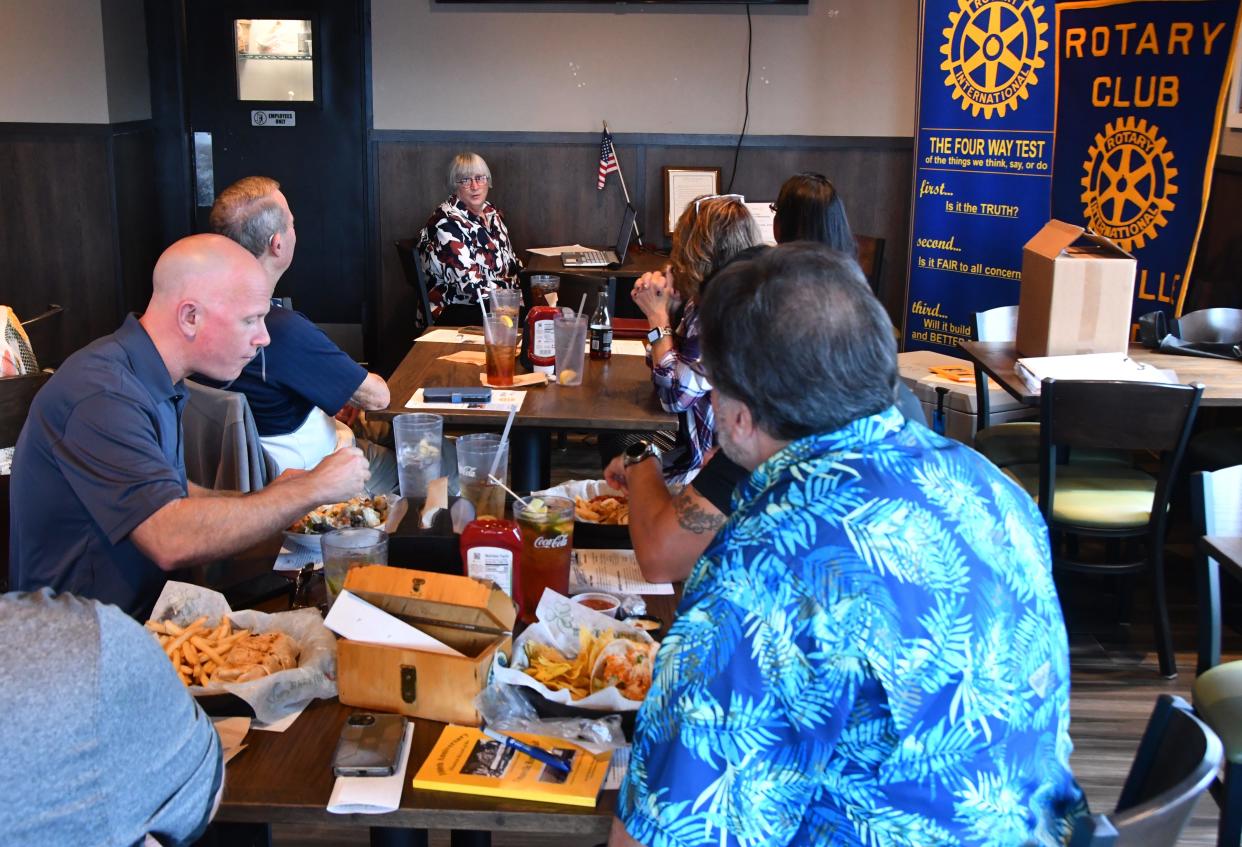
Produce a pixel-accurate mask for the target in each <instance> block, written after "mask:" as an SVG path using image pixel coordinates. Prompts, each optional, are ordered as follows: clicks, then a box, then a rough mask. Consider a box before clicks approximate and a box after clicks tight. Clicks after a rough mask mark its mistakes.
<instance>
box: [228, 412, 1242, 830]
mask: <svg viewBox="0 0 1242 847" xmlns="http://www.w3.org/2000/svg"><path fill="white" fill-rule="evenodd" d="M553 467H554V470H553V476H554V482H560V481H562V480H565V479H584V478H591V477H598V476H599V472H598V469H597V468H598V461H597V458H596V453H595V448H594V443H593V441H587V440H585V439H582V438H578V437H575V436H571V437H570V439H569V445H568V449H566V450H562V451H554V453H553ZM1171 538H1172V540H1171V543H1170V545H1169V553H1168V570H1169V573H1170V579H1169V583H1170V595H1171V615H1172V620H1173V627H1174V642H1175V645H1176V647H1177V650H1178V667H1179V670H1180V674H1179V675H1178V677H1177V678H1176V679H1173V680H1165V679H1162V678H1161V677H1160V675H1159V674H1158V673H1157V671H1156V658H1155V654H1154V652H1152V650H1151V646H1150V645H1151V640H1152V638H1151V635H1150V633H1151V625H1150V614H1149V607H1148V605H1147V603H1146V602H1145V600H1146V597H1147V587H1146V584H1143V585H1140V586H1139V587H1138V588H1137V589H1136V591H1135V609H1134V614H1133V624H1132V627H1131V628H1130V631H1129V632H1128V633H1127V632H1125V631H1122V630H1119V628H1118V627H1117V626H1116V624H1115V623H1114V621H1115V617H1114V615H1113V606H1112V605H1111V603H1110V602H1109V600H1108V598H1106V597H1104V598H1100V597H1099V596H1098V595H1100V594H1101V593H1102V591H1103V590H1105V589H1107V588H1108V587H1109V586H1107V584H1099V583H1096V582H1092V581H1090V580H1087V581H1078V582H1072V583H1067V584H1063V585H1062V586H1061V597H1062V602H1063V603H1064V604H1065V605H1066V607H1067V608H1066V617H1067V621H1068V624H1069V628H1070V632H1071V635H1070V652H1071V663H1072V670H1073V679H1072V689H1071V694H1070V704H1071V705H1070V714H1071V720H1072V723H1071V727H1070V734H1071V736H1072V737H1073V741H1074V753H1073V757H1072V759H1071V764H1072V767H1073V769H1074V775H1075V777H1076V778H1077V779H1078V782H1079V784H1080V785H1081V786H1082V788H1083V790H1084V791H1085V792H1086V794H1087V797H1088V800H1089V801H1090V803H1091V808H1092V810H1093V811H1105V810H1110V809H1112V807H1113V805H1114V804H1115V803H1116V800H1117V796H1118V795H1119V794H1120V793H1121V785H1122V782H1123V781H1124V780H1125V776H1126V773H1127V772H1128V770H1129V768H1130V761H1131V759H1132V758H1133V756H1134V750H1135V748H1136V747H1137V745H1138V739H1139V737H1140V736H1141V735H1142V733H1143V728H1144V727H1145V726H1146V724H1147V717H1148V715H1149V714H1150V712H1151V707H1152V704H1153V703H1154V702H1155V699H1156V697H1157V696H1158V695H1159V694H1161V693H1166V692H1167V693H1172V694H1178V695H1181V696H1182V697H1185V698H1186V699H1187V700H1189V699H1190V685H1191V683H1192V682H1193V680H1194V667H1195V655H1194V652H1193V651H1194V648H1195V620H1194V617H1195V604H1194V599H1195V598H1194V582H1193V569H1192V568H1191V561H1190V553H1191V550H1192V547H1191V538H1190V530H1189V527H1188V526H1186V525H1185V523H1184V519H1183V520H1182V521H1181V522H1177V521H1176V520H1175V523H1174V527H1173V529H1172V531H1171ZM1229 596H1231V597H1232V598H1234V599H1236V598H1237V594H1236V593H1234V594H1232V595H1227V597H1229ZM1225 619H1226V620H1227V621H1231V622H1233V623H1234V625H1235V626H1236V625H1237V623H1238V622H1239V621H1240V620H1242V615H1239V613H1238V608H1237V606H1236V604H1235V605H1230V606H1229V607H1228V609H1227V610H1226V614H1225ZM1224 651H1225V653H1226V654H1227V655H1226V658H1227V659H1242V636H1240V635H1239V634H1238V633H1237V632H1236V631H1229V632H1227V633H1226V636H1225V644H1224ZM243 755H244V754H243ZM1216 821H1217V810H1216V806H1215V804H1214V803H1213V801H1212V800H1211V798H1210V797H1206V796H1205V797H1204V798H1203V800H1201V801H1200V803H1199V805H1198V807H1197V808H1196V810H1195V815H1194V817H1193V818H1192V820H1191V822H1190V825H1189V826H1188V827H1187V829H1186V831H1185V833H1184V834H1183V836H1182V839H1181V841H1179V845H1186V847H1190V846H1191V845H1194V847H1208V845H1214V844H1215V843H1216ZM273 843H274V844H277V845H282V847H283V846H284V845H289V846H290V847H291V845H313V847H364V845H368V844H369V841H368V836H367V833H366V831H365V830H357V829H354V828H351V827H314V828H311V827H273ZM431 843H432V845H434V847H447V845H448V843H449V842H448V835H447V833H442V832H435V833H432V837H431ZM492 843H493V845H495V847H593V846H594V844H595V843H596V842H595V841H594V840H592V839H581V838H578V839H574V838H551V837H547V836H534V835H530V834H524V833H496V834H494V835H493V837H492Z"/></svg>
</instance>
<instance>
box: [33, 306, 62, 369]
mask: <svg viewBox="0 0 1242 847" xmlns="http://www.w3.org/2000/svg"><path fill="white" fill-rule="evenodd" d="M64 317H65V309H64V307H63V306H57V305H56V304H55V303H53V304H51V305H49V306H48V307H47V310H46V311H44V312H41V313H40V314H37V315H35V316H34V317H33V318H30V319H29V320H25V321H22V329H23V330H25V332H26V337H27V338H29V339H30V349H32V350H34V354H35V358H36V359H37V360H38V361H39V367H41V368H57V367H60V363H61V362H63V361H64V357H63V356H61V355H60V338H61V335H62V333H61V327H62V326H63V325H64V323H65V321H64Z"/></svg>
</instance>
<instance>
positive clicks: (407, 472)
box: [392, 412, 444, 499]
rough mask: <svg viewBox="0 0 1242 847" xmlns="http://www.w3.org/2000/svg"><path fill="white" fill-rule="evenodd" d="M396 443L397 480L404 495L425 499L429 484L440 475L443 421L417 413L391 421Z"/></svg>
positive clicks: (439, 418)
mask: <svg viewBox="0 0 1242 847" xmlns="http://www.w3.org/2000/svg"><path fill="white" fill-rule="evenodd" d="M392 435H393V441H394V442H395V443H396V446H397V479H398V481H399V482H400V484H401V496H402V497H405V498H407V499H412V498H417V497H426V496H427V483H429V482H431V480H433V479H437V478H439V476H440V440H441V438H442V436H443V435H444V418H442V417H441V416H440V415H431V414H427V413H425V412H417V413H415V414H410V415H397V416H396V417H395V418H393V419H392Z"/></svg>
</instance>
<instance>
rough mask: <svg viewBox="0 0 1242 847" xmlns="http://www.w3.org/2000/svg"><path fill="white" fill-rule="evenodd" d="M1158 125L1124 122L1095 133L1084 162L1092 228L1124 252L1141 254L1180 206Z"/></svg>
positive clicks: (1085, 197) (1174, 171) (1085, 196)
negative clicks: (1166, 215)
mask: <svg viewBox="0 0 1242 847" xmlns="http://www.w3.org/2000/svg"><path fill="white" fill-rule="evenodd" d="M1166 147H1167V142H1166V140H1165V139H1164V138H1163V137H1162V136H1161V135H1160V128H1159V127H1157V126H1156V125H1155V124H1151V125H1148V123H1147V121H1145V120H1142V119H1136V118H1134V117H1133V116H1131V117H1128V118H1119V119H1118V120H1117V121H1115V122H1114V123H1109V124H1105V125H1104V132H1102V133H1096V136H1095V144H1093V145H1091V148H1090V149H1089V151H1088V158H1087V161H1085V162H1083V165H1082V166H1083V169H1084V170H1085V171H1086V176H1084V177H1083V178H1082V187H1083V192H1082V202H1083V203H1084V204H1085V206H1086V208H1085V212H1086V217H1087V220H1088V221H1090V223H1091V228H1092V229H1094V230H1095V231H1096V232H1098V233H1100V234H1101V235H1106V236H1108V237H1109V238H1111V239H1112V240H1113V241H1116V242H1117V243H1118V244H1119V245H1120V246H1121V248H1122V249H1123V250H1133V249H1135V248H1140V247H1142V246H1143V245H1144V244H1146V243H1147V242H1148V241H1150V240H1152V239H1154V238H1155V237H1156V236H1157V235H1158V234H1159V233H1158V231H1157V228H1158V227H1162V226H1165V225H1167V224H1168V220H1166V219H1165V216H1164V213H1165V212H1171V211H1172V210H1173V208H1174V206H1175V205H1176V204H1174V202H1173V201H1172V200H1170V199H1169V198H1170V197H1172V196H1173V195H1174V194H1176V193H1177V186H1176V185H1174V184H1173V178H1174V177H1175V176H1177V168H1175V167H1173V153H1172V152H1171V151H1169V150H1167V149H1166Z"/></svg>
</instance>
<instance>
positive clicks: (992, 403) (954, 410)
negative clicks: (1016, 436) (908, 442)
mask: <svg viewBox="0 0 1242 847" xmlns="http://www.w3.org/2000/svg"><path fill="white" fill-rule="evenodd" d="M946 366H956V367H960V368H967V369H969V370H970V371H972V372H973V371H974V365H973V363H972V362H971V361H970V360H969V359H956V358H954V357H952V356H946V355H945V354H943V353H934V352H932V351H931V350H913V351H911V352H909V353H899V354H898V355H897V368H898V371H899V373H900V374H901V381H902V382H904V383H905V384H906V386H907V387H908V388H909V389H910V390H911V391H913V392H914V395H915V396H916V397H918V398H919V402H920V403H922V404H923V413H924V415H926V417H927V425H928V426H929V427H930V426H932V416H933V415H934V414H935V412H936V407H937V404H938V403H939V402H940V394H939V392H938V391H937V390H936V389H938V388H944V389H946V390H947V392H948V393H947V394H946V395H945V398H944V409H945V429H944V434H945V435H947V436H948V437H949V438H953V439H955V440H957V441H960V442H962V443H963V444H967V445H970V446H972V447H973V446H974V443H975V427H976V422H977V421H978V419H979V402H978V401H979V398H978V397H977V396H976V394H975V383H974V380H973V379H972V380H971V381H970V382H954V381H953V380H951V379H945V378H944V377H942V376H937V375H936V374H933V373H932V372H931V369H932V368H934V367H946ZM1038 418H1039V409H1037V408H1033V407H1030V406H1025V405H1023V404H1022V403H1021V401H1019V400H1017V399H1016V398H1015V397H1014V396H1013V395H1011V394H1010V393H1009V392H1008V391H1006V390H1005V389H1003V388H1001V387H1000V386H999V385H997V384H996V383H995V382H993V381H992V380H988V423H989V425H991V424H998V423H1005V422H1006V421H1021V420H1037V419H1038Z"/></svg>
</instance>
